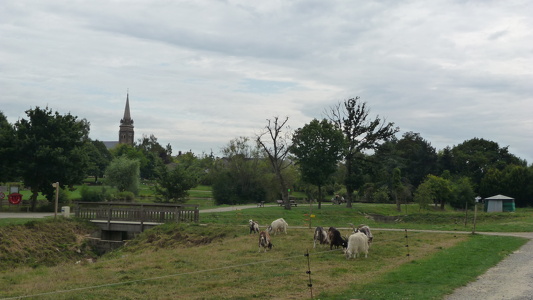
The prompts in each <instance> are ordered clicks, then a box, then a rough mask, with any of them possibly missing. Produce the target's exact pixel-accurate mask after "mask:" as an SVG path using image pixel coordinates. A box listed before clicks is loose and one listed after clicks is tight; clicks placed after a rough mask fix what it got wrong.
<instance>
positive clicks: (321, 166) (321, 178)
mask: <svg viewBox="0 0 533 300" xmlns="http://www.w3.org/2000/svg"><path fill="white" fill-rule="evenodd" d="M343 150H344V136H343V134H342V131H341V130H340V129H338V128H336V127H335V126H334V125H333V124H332V123H330V122H328V120H326V119H323V120H322V121H318V120H317V119H314V120H312V121H311V122H310V123H309V124H306V125H305V126H304V127H302V128H299V129H298V130H296V132H295V133H294V135H293V138H292V146H291V147H290V151H291V153H292V154H294V155H295V156H296V162H297V164H298V166H299V167H300V173H301V176H302V180H303V181H304V182H307V183H310V184H313V185H316V186H317V188H318V208H321V205H322V200H323V195H322V187H323V186H324V185H325V184H326V183H328V181H329V180H330V179H331V175H332V174H333V173H335V170H336V169H337V163H338V162H339V160H340V159H341V157H342V151H343Z"/></svg>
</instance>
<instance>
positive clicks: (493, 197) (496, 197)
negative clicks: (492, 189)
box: [485, 194, 514, 200]
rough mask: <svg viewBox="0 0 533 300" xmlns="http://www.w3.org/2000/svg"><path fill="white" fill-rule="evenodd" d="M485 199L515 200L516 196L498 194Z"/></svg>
mask: <svg viewBox="0 0 533 300" xmlns="http://www.w3.org/2000/svg"><path fill="white" fill-rule="evenodd" d="M485 200H514V198H511V197H507V196H504V195H499V194H498V195H496V196H492V197H488V198H485Z"/></svg>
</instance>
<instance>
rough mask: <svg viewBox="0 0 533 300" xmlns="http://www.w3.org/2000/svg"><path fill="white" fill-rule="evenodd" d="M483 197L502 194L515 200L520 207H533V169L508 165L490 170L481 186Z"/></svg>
mask: <svg viewBox="0 0 533 300" xmlns="http://www.w3.org/2000/svg"><path fill="white" fill-rule="evenodd" d="M479 193H480V195H481V196H482V197H485V198H486V197H491V196H494V195H498V194H502V195H506V196H510V197H513V198H515V204H516V206H518V207H526V206H533V167H529V168H526V167H524V166H518V165H508V166H506V167H505V168H504V169H503V170H499V169H496V168H492V169H489V170H488V171H487V174H485V176H483V179H482V180H481V183H480V186H479Z"/></svg>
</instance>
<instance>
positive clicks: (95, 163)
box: [84, 140, 113, 183]
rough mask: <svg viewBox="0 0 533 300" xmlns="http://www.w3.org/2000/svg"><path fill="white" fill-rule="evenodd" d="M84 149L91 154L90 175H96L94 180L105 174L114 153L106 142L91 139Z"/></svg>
mask: <svg viewBox="0 0 533 300" xmlns="http://www.w3.org/2000/svg"><path fill="white" fill-rule="evenodd" d="M84 151H85V152H86V153H87V155H88V156H89V168H88V170H87V173H88V175H92V176H94V182H95V183H98V179H99V178H101V177H103V176H104V172H105V169H106V168H107V166H108V165H109V163H110V162H111V160H112V159H113V155H112V154H111V152H109V150H108V149H107V147H106V146H105V144H104V143H103V142H101V141H99V140H95V141H91V142H90V143H86V144H85V149H84Z"/></svg>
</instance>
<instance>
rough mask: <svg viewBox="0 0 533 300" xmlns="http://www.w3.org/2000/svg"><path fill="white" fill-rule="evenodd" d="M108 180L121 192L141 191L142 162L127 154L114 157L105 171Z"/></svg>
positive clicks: (136, 192)
mask: <svg viewBox="0 0 533 300" xmlns="http://www.w3.org/2000/svg"><path fill="white" fill-rule="evenodd" d="M105 176H106V182H107V183H108V184H109V185H111V186H115V187H116V188H117V189H118V190H119V192H124V191H128V192H132V193H134V194H135V195H137V194H138V192H139V179H140V164H139V161H138V160H136V159H130V158H128V157H126V156H119V157H116V158H114V159H113V160H112V161H111V163H110V164H109V166H108V167H107V169H106V171H105Z"/></svg>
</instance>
